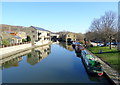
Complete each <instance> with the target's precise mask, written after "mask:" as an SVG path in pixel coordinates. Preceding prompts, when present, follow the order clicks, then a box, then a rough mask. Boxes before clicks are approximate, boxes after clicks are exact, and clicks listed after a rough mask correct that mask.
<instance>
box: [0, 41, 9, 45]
mask: <svg viewBox="0 0 120 85" xmlns="http://www.w3.org/2000/svg"><path fill="white" fill-rule="evenodd" d="M2 44H3V45H9V44H10V42H9V41H8V40H3V41H2Z"/></svg>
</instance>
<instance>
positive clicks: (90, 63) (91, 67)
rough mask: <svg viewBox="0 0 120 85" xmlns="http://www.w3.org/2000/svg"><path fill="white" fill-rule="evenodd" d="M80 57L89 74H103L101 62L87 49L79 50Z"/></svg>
mask: <svg viewBox="0 0 120 85" xmlns="http://www.w3.org/2000/svg"><path fill="white" fill-rule="evenodd" d="M81 59H82V61H83V64H84V66H85V68H86V70H87V72H88V73H89V74H92V75H97V76H102V75H103V69H102V66H101V64H100V63H99V62H98V61H97V59H96V58H95V57H94V56H92V55H91V54H90V53H89V52H88V51H86V50H82V51H81Z"/></svg>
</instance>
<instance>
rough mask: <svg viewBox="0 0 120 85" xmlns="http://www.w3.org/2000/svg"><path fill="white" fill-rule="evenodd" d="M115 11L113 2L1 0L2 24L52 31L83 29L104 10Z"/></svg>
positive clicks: (81, 30) (115, 5)
mask: <svg viewBox="0 0 120 85" xmlns="http://www.w3.org/2000/svg"><path fill="white" fill-rule="evenodd" d="M110 10H111V11H113V12H115V13H116V14H117V11H118V3H117V2H2V24H8V25H17V26H26V27H29V26H36V27H41V28H44V29H47V30H50V31H52V32H59V31H71V32H76V33H85V32H87V30H88V28H89V26H90V24H91V22H92V20H93V19H94V18H99V17H100V16H102V15H104V13H105V12H106V11H110Z"/></svg>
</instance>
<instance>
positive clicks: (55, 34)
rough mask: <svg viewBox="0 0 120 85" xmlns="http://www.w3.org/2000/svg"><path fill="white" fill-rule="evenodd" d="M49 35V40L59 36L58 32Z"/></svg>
mask: <svg viewBox="0 0 120 85" xmlns="http://www.w3.org/2000/svg"><path fill="white" fill-rule="evenodd" d="M50 36H51V40H52V39H53V40H56V39H58V38H59V34H58V33H51V34H50Z"/></svg>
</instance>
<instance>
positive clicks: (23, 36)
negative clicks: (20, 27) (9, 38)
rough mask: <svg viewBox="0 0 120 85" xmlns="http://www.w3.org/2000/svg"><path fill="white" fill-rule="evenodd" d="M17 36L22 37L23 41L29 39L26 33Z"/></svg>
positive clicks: (19, 33)
mask: <svg viewBox="0 0 120 85" xmlns="http://www.w3.org/2000/svg"><path fill="white" fill-rule="evenodd" d="M16 35H17V36H19V37H21V38H22V39H26V38H27V34H26V32H21V31H20V32H17V34H16Z"/></svg>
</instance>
